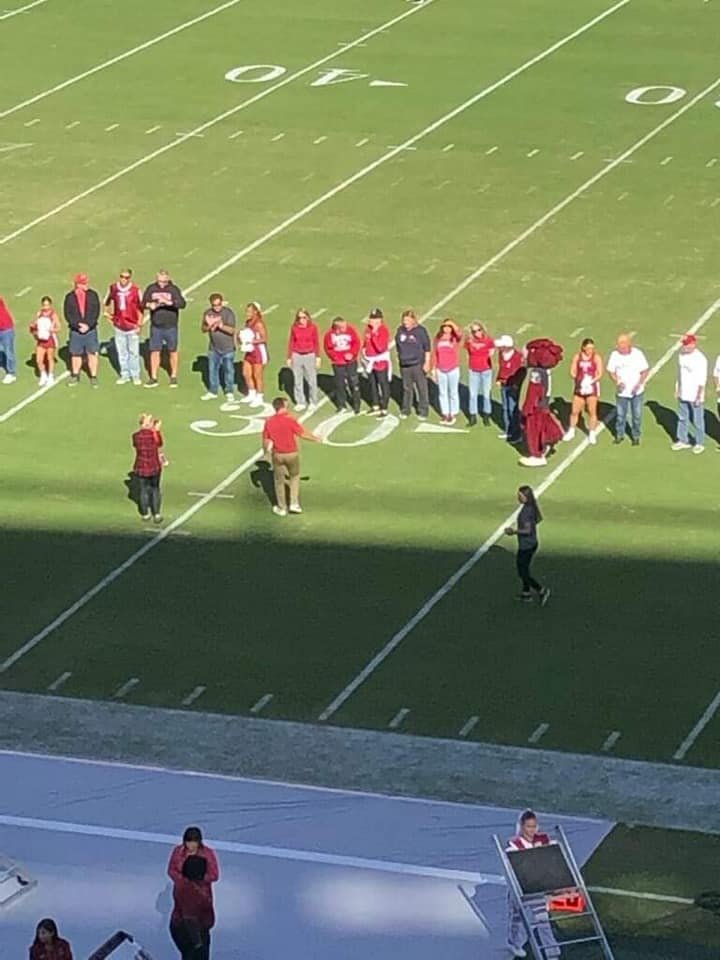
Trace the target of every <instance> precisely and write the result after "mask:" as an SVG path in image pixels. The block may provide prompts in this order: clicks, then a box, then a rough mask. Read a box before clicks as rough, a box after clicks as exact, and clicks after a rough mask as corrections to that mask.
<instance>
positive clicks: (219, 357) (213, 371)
mask: <svg viewBox="0 0 720 960" xmlns="http://www.w3.org/2000/svg"><path fill="white" fill-rule="evenodd" d="M221 369H222V371H223V384H224V389H225V393H233V391H234V390H235V354H234V353H232V352H231V353H218V352H217V350H208V389H209V391H210V393H217V392H218V391H219V390H220V370H221Z"/></svg>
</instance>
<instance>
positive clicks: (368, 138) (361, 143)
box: [355, 137, 370, 147]
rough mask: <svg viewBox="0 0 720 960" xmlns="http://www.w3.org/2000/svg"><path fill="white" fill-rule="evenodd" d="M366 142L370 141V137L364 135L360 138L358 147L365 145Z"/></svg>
mask: <svg viewBox="0 0 720 960" xmlns="http://www.w3.org/2000/svg"><path fill="white" fill-rule="evenodd" d="M366 143H370V137H363V138H362V140H358V142H357V143H356V144H355V146H356V147H364V146H365V144H366Z"/></svg>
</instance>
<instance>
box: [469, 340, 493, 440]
mask: <svg viewBox="0 0 720 960" xmlns="http://www.w3.org/2000/svg"><path fill="white" fill-rule="evenodd" d="M465 349H466V350H467V355H468V391H469V396H470V404H469V407H470V409H469V418H468V419H469V421H470V426H471V427H474V426H475V424H476V423H477V418H478V396H480V397H482V422H483V425H484V426H486V427H489V426H490V414H491V413H492V400H491V399H490V394H491V392H492V382H493V369H492V358H493V354H494V352H495V341H494V340H493V338H492V337H491V336H489V335H488V332H487V330H486V328H485V326H484V325H483V324H482V323H478V322H477V321H476V322H475V323H471V324H470V332H469V334H468V336H467V337H466V338H465Z"/></svg>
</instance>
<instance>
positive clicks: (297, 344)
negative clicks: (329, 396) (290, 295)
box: [287, 310, 320, 411]
mask: <svg viewBox="0 0 720 960" xmlns="http://www.w3.org/2000/svg"><path fill="white" fill-rule="evenodd" d="M287 365H288V366H289V367H290V369H291V370H292V372H293V381H294V394H295V409H296V410H298V411H299V410H304V409H305V406H306V403H305V385H306V384H307V388H308V391H309V394H310V406H311V407H316V406H317V402H318V382H317V372H318V368H319V366H320V334H319V332H318V328H317V324H316V323H315V322H314V321H313V318H312V317H311V316H310V314H309V313H308V311H307V310H298V312H297V313H296V314H295V319H294V320H293V323H292V326H291V327H290V336H289V337H288V347H287Z"/></svg>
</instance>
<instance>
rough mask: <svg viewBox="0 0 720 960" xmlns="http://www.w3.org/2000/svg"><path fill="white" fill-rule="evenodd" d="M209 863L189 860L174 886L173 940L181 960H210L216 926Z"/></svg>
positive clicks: (198, 859) (171, 923) (198, 856)
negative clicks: (211, 933) (211, 935)
mask: <svg viewBox="0 0 720 960" xmlns="http://www.w3.org/2000/svg"><path fill="white" fill-rule="evenodd" d="M207 868H208V862H207V860H206V859H205V857H202V856H200V855H199V854H193V855H192V856H189V857H188V858H187V859H186V860H185V862H184V863H183V865H182V870H181V875H180V877H178V879H177V880H176V881H175V883H174V885H173V912H172V916H171V917H170V936H171V937H172V941H173V943H174V944H175V946H176V947H177V948H178V950H179V952H180V956H181V958H182V960H210V931H211V930H212V928H213V927H214V926H215V910H214V907H213V897H212V887H211V886H210V884H209V883H208V882H207V880H206V878H207Z"/></svg>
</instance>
